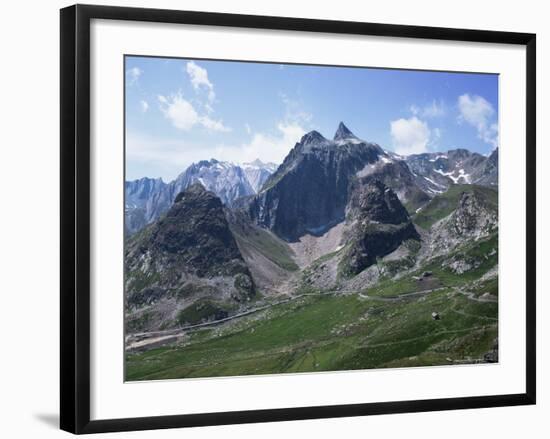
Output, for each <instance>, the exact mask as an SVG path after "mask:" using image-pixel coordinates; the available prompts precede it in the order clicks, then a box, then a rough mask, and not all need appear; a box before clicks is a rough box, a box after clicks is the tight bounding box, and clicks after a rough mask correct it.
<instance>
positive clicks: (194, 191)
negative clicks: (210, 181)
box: [174, 181, 215, 203]
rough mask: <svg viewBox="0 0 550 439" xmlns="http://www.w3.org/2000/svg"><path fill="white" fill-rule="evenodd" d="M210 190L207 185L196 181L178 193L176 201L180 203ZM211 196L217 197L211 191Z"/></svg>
mask: <svg viewBox="0 0 550 439" xmlns="http://www.w3.org/2000/svg"><path fill="white" fill-rule="evenodd" d="M206 192H208V191H207V190H206V189H205V187H204V186H203V185H202V184H201V183H200V182H198V181H197V182H195V183H193V184H191V186H189V187H188V188H187V189H186V190H184V191H182V192H180V193H179V194H178V195H176V198H175V199H174V203H179V202H181V201H184V200H188V199H189V198H191V197H197V196H201V195H203V194H205V193H206ZM210 194H211V196H213V197H215V195H214V194H213V193H211V192H210Z"/></svg>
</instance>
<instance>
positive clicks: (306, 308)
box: [127, 289, 497, 380]
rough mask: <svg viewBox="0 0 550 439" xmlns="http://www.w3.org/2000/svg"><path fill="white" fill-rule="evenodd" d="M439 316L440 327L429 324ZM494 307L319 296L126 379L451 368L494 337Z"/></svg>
mask: <svg viewBox="0 0 550 439" xmlns="http://www.w3.org/2000/svg"><path fill="white" fill-rule="evenodd" d="M433 311H437V312H439V313H440V315H441V320H439V321H435V320H432V319H431V313H432V312H433ZM496 317H497V304H496V303H478V302H475V301H471V300H468V299H467V298H466V297H464V296H463V295H461V294H458V293H456V292H453V291H452V290H451V289H444V290H439V291H435V292H432V293H429V294H427V295H426V296H424V297H416V298H414V299H410V300H404V301H401V302H384V301H376V300H368V299H362V298H361V297H359V296H358V295H355V294H354V295H347V296H337V295H328V296H316V297H308V298H303V299H299V300H298V301H296V302H293V303H289V304H285V305H282V306H280V307H278V308H277V309H276V310H272V311H269V312H268V313H267V315H266V316H264V317H263V318H261V319H258V318H249V319H247V320H246V321H243V322H240V323H239V324H238V325H237V326H236V328H229V329H224V330H221V332H220V333H216V332H215V331H213V330H211V329H209V330H207V332H206V334H203V335H201V334H200V333H198V334H197V335H195V337H198V340H196V341H194V340H193V339H192V340H191V342H190V343H189V344H188V345H187V346H184V347H174V346H172V347H163V348H158V349H153V350H151V351H148V352H145V353H139V354H130V355H128V357H127V360H128V361H127V379H128V380H143V379H166V378H183V377H204V376H230V375H247V374H265V373H281V372H305V371H323V370H324V371H327V370H342V369H358V368H361V369H364V368H373V367H389V366H392V367H396V366H404V365H407V366H414V365H420V364H449V363H450V362H449V360H448V359H449V358H450V359H453V360H464V359H465V358H468V357H471V358H479V357H481V356H482V355H483V353H485V352H487V351H488V350H489V349H490V347H491V344H492V341H493V339H494V338H495V337H496V334H497V326H496Z"/></svg>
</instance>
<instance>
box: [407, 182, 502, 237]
mask: <svg viewBox="0 0 550 439" xmlns="http://www.w3.org/2000/svg"><path fill="white" fill-rule="evenodd" d="M472 191H473V192H475V193H476V194H477V195H479V196H480V197H481V198H482V199H483V200H485V201H486V202H487V203H489V204H490V205H491V206H493V207H494V208H495V209H496V208H497V204H498V198H497V197H498V192H497V191H496V190H494V189H491V188H488V187H484V186H477V185H466V184H458V185H453V186H451V187H450V188H449V190H448V191H447V192H445V193H443V194H441V195H437V196H436V197H434V198H433V199H432V200H431V201H430V202H429V203H428V204H427V205H426V206H425V207H424V208H423V209H422V210H421V211H420V212H418V213H417V214H416V215H414V216H413V221H414V223H415V224H416V225H418V226H420V227H422V228H423V229H429V228H430V227H431V226H432V225H433V224H434V223H435V222H437V221H439V220H440V219H443V218H445V217H446V216H447V215H449V214H450V213H451V212H452V211H453V210H454V209H455V208H456V206H457V204H458V201H459V200H460V197H461V196H462V193H463V192H472Z"/></svg>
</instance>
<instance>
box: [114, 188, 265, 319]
mask: <svg viewBox="0 0 550 439" xmlns="http://www.w3.org/2000/svg"><path fill="white" fill-rule="evenodd" d="M125 262H126V263H125V270H126V277H125V282H126V303H127V309H128V311H133V312H134V313H133V318H132V319H130V324H131V325H132V324H133V325H134V329H148V330H153V329H158V328H159V327H160V325H161V324H162V325H163V327H167V326H168V327H169V326H177V325H184V324H194V323H197V322H198V321H203V320H209V319H217V318H222V317H223V316H227V315H228V314H230V313H231V311H232V310H234V309H236V308H237V307H238V306H239V304H241V303H243V302H246V301H248V300H250V298H251V297H253V296H254V294H255V287H254V282H253V280H252V277H251V275H250V271H249V269H248V267H247V265H246V263H245V261H244V259H243V257H242V255H241V252H240V250H239V247H238V246H237V243H236V241H235V238H234V237H233V234H232V233H231V230H230V228H229V224H228V222H227V219H226V216H225V212H224V207H223V204H222V202H221V200H220V199H219V198H218V197H217V196H216V195H215V194H214V193H212V192H210V191H207V190H206V189H205V188H204V187H203V186H202V185H201V184H200V183H194V184H192V185H191V186H189V187H188V188H187V189H186V190H185V191H184V192H180V193H179V194H178V195H177V196H176V198H175V200H174V204H173V205H172V206H171V207H170V209H169V210H168V211H167V212H166V215H164V216H162V217H161V218H160V219H159V220H158V221H156V222H155V223H153V224H151V225H150V226H148V227H146V228H145V229H143V230H142V231H140V232H139V233H137V234H135V235H134V236H132V237H131V238H130V239H129V240H128V242H127V245H126V250H125ZM144 313H146V315H147V316H148V317H147V318H146V320H147V322H144V321H143V320H144ZM220 316H222V317H220ZM132 322H133V323H132ZM139 325H141V326H140V328H137V327H136V326H139Z"/></svg>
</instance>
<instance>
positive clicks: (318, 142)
mask: <svg viewBox="0 0 550 439" xmlns="http://www.w3.org/2000/svg"><path fill="white" fill-rule="evenodd" d="M397 161H398V160H397V159H395V158H393V157H392V156H391V155H390V154H389V153H387V152H385V151H384V150H383V149H382V148H381V147H380V146H379V145H377V144H375V143H370V142H366V141H364V140H361V139H359V138H358V137H357V136H355V135H354V134H353V133H352V132H351V131H350V130H349V128H347V127H346V126H345V125H344V124H343V123H340V124H339V126H338V129H337V131H336V133H335V135H334V138H333V140H328V139H326V138H325V137H323V136H322V135H321V134H320V133H319V132H317V131H311V132H310V133H307V134H306V135H304V136H303V137H302V139H301V140H300V142H298V143H297V144H296V145H295V146H294V148H293V149H292V150H291V151H290V153H289V154H288V155H287V157H286V158H285V160H284V161H283V163H282V165H281V166H279V168H278V169H277V171H276V172H274V173H273V174H272V175H271V176H270V177H269V179H268V180H267V181H266V183H265V184H264V186H263V188H262V190H261V191H260V192H259V193H258V194H257V195H256V196H255V197H253V199H251V201H250V204H249V212H250V215H251V217H252V218H253V219H254V221H255V222H256V223H257V224H258V225H260V226H262V227H265V228H267V229H269V230H271V231H273V232H274V233H275V234H276V235H277V236H279V237H281V238H283V239H285V240H287V241H296V240H297V239H298V238H299V237H300V236H303V235H304V234H306V233H310V234H314V235H315V234H322V233H324V232H325V231H326V230H328V229H329V228H331V227H332V226H333V225H335V224H337V223H339V222H341V221H343V220H344V217H345V209H346V205H347V203H348V188H349V185H350V183H351V182H352V181H353V180H354V179H355V178H359V177H367V176H372V178H373V179H381V180H383V181H384V183H386V185H387V186H389V187H392V188H395V190H396V191H397V192H400V193H401V195H402V197H403V199H402V201H403V202H407V201H409V200H410V199H412V198H414V197H416V198H419V200H420V202H424V203H425V202H427V201H428V200H429V196H428V195H427V194H423V193H422V191H421V189H419V188H418V187H416V184H415V180H414V177H413V175H412V174H411V172H410V171H409V169H408V167H407V165H406V164H405V163H401V164H399V163H397V164H396V162H397ZM387 165H390V166H387ZM401 174H403V178H401V177H402V175H401Z"/></svg>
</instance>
